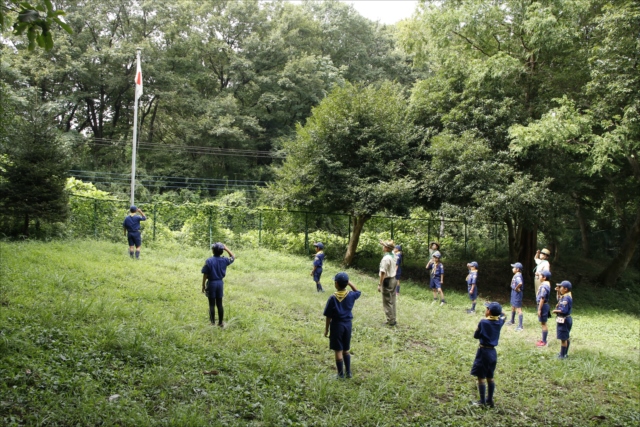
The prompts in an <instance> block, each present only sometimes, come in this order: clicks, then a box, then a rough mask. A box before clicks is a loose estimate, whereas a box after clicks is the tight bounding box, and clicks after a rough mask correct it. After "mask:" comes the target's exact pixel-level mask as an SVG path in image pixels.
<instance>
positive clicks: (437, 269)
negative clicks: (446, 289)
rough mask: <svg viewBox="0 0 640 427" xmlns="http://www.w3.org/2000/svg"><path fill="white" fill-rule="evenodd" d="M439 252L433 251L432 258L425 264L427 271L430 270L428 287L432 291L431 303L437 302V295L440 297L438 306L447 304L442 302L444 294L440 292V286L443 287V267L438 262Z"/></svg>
mask: <svg viewBox="0 0 640 427" xmlns="http://www.w3.org/2000/svg"><path fill="white" fill-rule="evenodd" d="M441 256H442V255H440V252H438V251H435V252H434V253H433V256H432V258H431V259H430V260H429V262H428V263H427V267H426V268H427V270H430V276H431V279H430V281H429V287H430V288H431V290H432V291H433V303H435V302H438V294H440V296H441V297H442V300H441V301H440V305H441V306H442V305H445V304H446V303H447V302H446V301H445V300H444V293H443V292H442V285H444V266H443V265H442V263H441V262H440V257H441ZM433 303H432V304H433Z"/></svg>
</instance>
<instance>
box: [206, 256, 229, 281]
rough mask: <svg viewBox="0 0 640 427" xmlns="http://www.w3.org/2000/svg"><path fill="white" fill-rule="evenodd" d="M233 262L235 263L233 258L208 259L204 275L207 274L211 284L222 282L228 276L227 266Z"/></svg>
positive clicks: (216, 257) (213, 257)
mask: <svg viewBox="0 0 640 427" xmlns="http://www.w3.org/2000/svg"><path fill="white" fill-rule="evenodd" d="M233 261H235V259H234V258H233V257H229V258H225V257H221V256H212V257H211V258H209V259H207V261H206V262H205V264H204V267H202V274H206V275H207V279H208V280H209V281H210V282H215V281H219V282H222V279H224V276H226V275H227V266H228V265H230V264H232V263H233Z"/></svg>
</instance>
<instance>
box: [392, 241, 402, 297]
mask: <svg viewBox="0 0 640 427" xmlns="http://www.w3.org/2000/svg"><path fill="white" fill-rule="evenodd" d="M393 253H394V254H396V282H397V285H396V295H399V294H400V276H401V275H402V258H403V256H402V245H396V247H395V249H394V250H393Z"/></svg>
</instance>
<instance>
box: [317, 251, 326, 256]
mask: <svg viewBox="0 0 640 427" xmlns="http://www.w3.org/2000/svg"><path fill="white" fill-rule="evenodd" d="M323 253H324V252H323V251H318V252H316V255H320V254H323Z"/></svg>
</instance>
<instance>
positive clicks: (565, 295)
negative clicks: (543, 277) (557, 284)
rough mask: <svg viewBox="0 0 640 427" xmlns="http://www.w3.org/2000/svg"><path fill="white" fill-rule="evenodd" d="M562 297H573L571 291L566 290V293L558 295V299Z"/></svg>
mask: <svg viewBox="0 0 640 427" xmlns="http://www.w3.org/2000/svg"><path fill="white" fill-rule="evenodd" d="M563 297H571V299H573V296H572V295H571V292H570V291H569V292H567V293H566V294H562V295H560V299H562V298H563Z"/></svg>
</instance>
